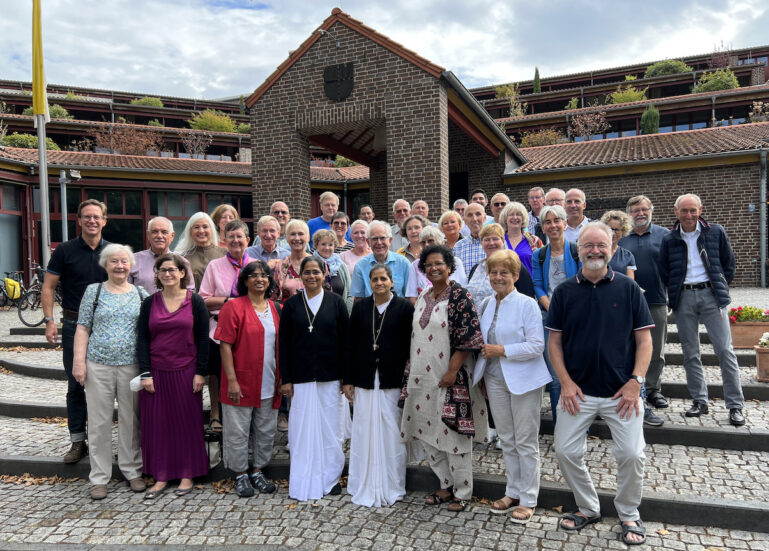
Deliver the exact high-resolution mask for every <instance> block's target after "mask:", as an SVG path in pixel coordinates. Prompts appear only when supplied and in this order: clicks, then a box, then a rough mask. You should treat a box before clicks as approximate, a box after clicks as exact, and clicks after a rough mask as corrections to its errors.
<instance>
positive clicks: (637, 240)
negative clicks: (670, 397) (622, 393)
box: [619, 195, 670, 408]
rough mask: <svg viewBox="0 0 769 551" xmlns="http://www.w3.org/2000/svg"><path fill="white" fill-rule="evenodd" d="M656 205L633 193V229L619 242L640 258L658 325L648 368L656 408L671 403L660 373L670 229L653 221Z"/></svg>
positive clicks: (640, 275) (649, 394) (638, 275)
mask: <svg viewBox="0 0 769 551" xmlns="http://www.w3.org/2000/svg"><path fill="white" fill-rule="evenodd" d="M653 212H654V206H653V205H652V202H651V200H649V198H648V197H646V196H645V195H637V196H635V197H631V198H630V200H629V201H628V202H627V213H628V214H629V215H630V219H631V223H632V226H633V229H632V231H631V232H630V233H629V234H628V235H626V236H625V237H623V238H622V239H620V241H619V246H620V247H623V248H625V249H627V250H628V251H630V252H631V253H633V256H634V257H635V260H636V271H635V280H636V283H638V285H640V286H641V289H643V290H644V299H646V304H647V305H648V306H649V311H650V312H651V315H652V319H653V320H654V328H653V329H652V330H651V336H652V359H651V363H650V364H649V371H647V372H646V401H647V402H649V404H650V405H652V406H654V407H655V408H666V407H668V401H667V399H666V398H665V396H664V395H663V394H662V385H661V383H660V377H661V375H662V370H663V369H664V367H665V341H666V340H667V334H668V323H667V315H668V313H667V302H668V298H667V291H666V290H665V285H664V283H662V279H661V278H660V272H659V268H658V265H659V257H660V244H661V243H662V238H663V237H665V235H667V234H668V233H670V230H668V229H667V228H663V227H662V226H658V225H657V224H652V213H653Z"/></svg>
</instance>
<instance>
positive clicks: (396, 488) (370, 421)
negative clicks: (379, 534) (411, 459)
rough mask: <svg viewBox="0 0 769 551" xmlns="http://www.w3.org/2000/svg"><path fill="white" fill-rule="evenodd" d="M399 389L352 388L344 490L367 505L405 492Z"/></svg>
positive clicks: (376, 504)
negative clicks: (348, 472)
mask: <svg viewBox="0 0 769 551" xmlns="http://www.w3.org/2000/svg"><path fill="white" fill-rule="evenodd" d="M399 396H400V389H397V388H394V389H387V390H380V389H379V373H378V372H376V374H375V376H374V390H368V389H365V388H357V387H356V388H355V397H354V404H355V407H354V409H355V415H354V417H353V421H352V438H351V440H350V476H349V478H348V481H347V492H348V493H349V494H350V495H351V496H352V502H353V503H355V504H357V505H363V506H366V507H382V506H385V505H392V504H393V503H395V502H396V501H399V500H401V499H403V496H405V495H406V445H405V444H404V443H403V442H401V436H400V431H401V410H400V409H399V408H398V398H399Z"/></svg>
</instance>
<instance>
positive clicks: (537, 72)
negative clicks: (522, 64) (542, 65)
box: [534, 67, 542, 94]
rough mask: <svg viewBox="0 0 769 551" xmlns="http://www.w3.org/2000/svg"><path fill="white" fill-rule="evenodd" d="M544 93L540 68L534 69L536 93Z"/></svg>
mask: <svg viewBox="0 0 769 551" xmlns="http://www.w3.org/2000/svg"><path fill="white" fill-rule="evenodd" d="M541 91H542V83H541V82H540V81H539V67H534V93H535V94H539V93H540V92H541Z"/></svg>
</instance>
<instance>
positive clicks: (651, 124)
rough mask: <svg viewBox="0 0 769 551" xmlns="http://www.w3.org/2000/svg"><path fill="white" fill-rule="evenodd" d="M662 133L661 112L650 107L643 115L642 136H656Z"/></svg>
mask: <svg viewBox="0 0 769 551" xmlns="http://www.w3.org/2000/svg"><path fill="white" fill-rule="evenodd" d="M659 131H660V112H659V110H658V109H657V108H656V107H654V106H653V105H650V106H649V107H647V108H646V109H645V110H644V112H643V114H642V115H641V134H656V133H658V132H659Z"/></svg>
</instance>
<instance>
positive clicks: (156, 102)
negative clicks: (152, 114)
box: [131, 96, 163, 107]
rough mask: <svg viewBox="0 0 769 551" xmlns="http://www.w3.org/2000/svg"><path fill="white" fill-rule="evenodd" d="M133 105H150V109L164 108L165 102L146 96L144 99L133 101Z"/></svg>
mask: <svg viewBox="0 0 769 551" xmlns="http://www.w3.org/2000/svg"><path fill="white" fill-rule="evenodd" d="M131 105H148V106H149V107H163V102H162V101H161V100H160V98H153V97H151V96H144V97H143V98H138V99H132V100H131Z"/></svg>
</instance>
